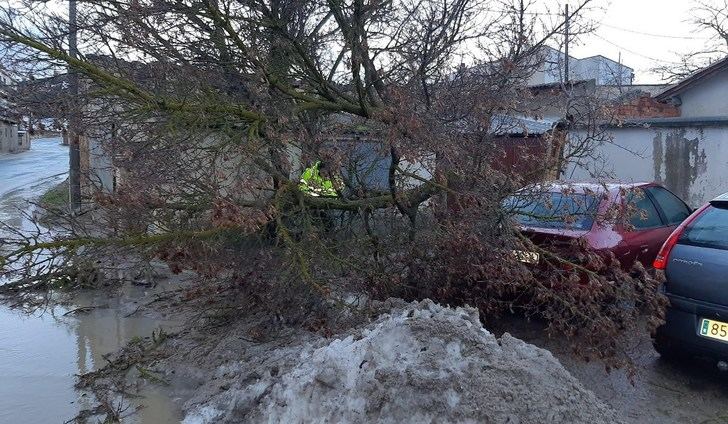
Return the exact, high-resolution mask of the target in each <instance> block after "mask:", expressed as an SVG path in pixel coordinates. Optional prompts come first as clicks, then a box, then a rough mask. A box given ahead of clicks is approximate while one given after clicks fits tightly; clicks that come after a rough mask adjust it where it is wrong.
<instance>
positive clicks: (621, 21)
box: [544, 0, 707, 84]
mask: <svg viewBox="0 0 728 424" xmlns="http://www.w3.org/2000/svg"><path fill="white" fill-rule="evenodd" d="M544 1H545V2H547V3H553V2H552V1H549V0H544ZM595 2H596V3H595V4H597V5H599V6H601V7H602V11H599V12H596V11H595V12H593V13H594V18H595V19H596V20H597V21H601V25H600V27H599V29H598V30H597V31H596V33H594V34H589V35H586V36H584V37H583V38H582V39H581V40H579V44H578V45H572V46H571V52H570V53H571V55H572V56H574V57H577V58H581V57H587V56H593V55H597V54H601V55H602V56H606V57H608V58H610V59H613V60H618V58H619V54H620V52H621V54H622V62H623V63H624V64H625V65H627V66H629V67H631V68H633V69H634V70H635V83H644V84H647V83H659V82H660V77H659V75H657V74H654V73H652V72H650V69H651V68H654V67H655V66H658V65H665V64H667V65H669V64H670V62H674V61H675V60H677V58H678V57H679V56H678V54H679V53H687V52H688V51H693V50H699V49H700V48H701V47H702V46H704V45H705V43H706V38H707V34H705V33H702V34H701V33H697V32H696V27H695V25H694V24H692V23H691V22H690V20H691V18H692V15H691V13H690V10H691V7H693V6H694V5H695V1H694V0H595ZM648 34H651V35H648Z"/></svg>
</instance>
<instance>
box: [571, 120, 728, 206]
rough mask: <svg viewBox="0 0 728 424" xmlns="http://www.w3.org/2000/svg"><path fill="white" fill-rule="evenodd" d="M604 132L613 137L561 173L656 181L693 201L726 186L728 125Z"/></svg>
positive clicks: (698, 201) (701, 200) (706, 198)
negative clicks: (591, 156) (593, 156)
mask: <svg viewBox="0 0 728 424" xmlns="http://www.w3.org/2000/svg"><path fill="white" fill-rule="evenodd" d="M610 133H611V135H612V137H613V141H612V142H611V143H604V144H603V145H601V146H600V147H598V148H597V149H596V151H595V153H596V155H597V158H596V160H590V161H587V162H588V164H587V165H585V166H584V165H574V164H572V165H570V166H569V167H568V168H567V171H566V173H565V178H567V179H573V180H584V179H593V178H595V177H596V178H602V177H613V178H616V179H618V180H621V181H626V182H640V181H645V182H651V181H657V182H660V183H662V184H664V185H665V186H666V187H667V188H668V189H670V190H671V191H673V192H674V193H675V194H677V195H679V196H680V197H682V198H683V199H684V200H685V201H687V202H688V203H689V204H690V205H691V206H693V207H697V206H700V205H701V204H703V203H705V202H707V201H709V200H711V199H712V198H714V197H715V196H717V195H719V194H722V193H725V192H728V126H715V127H686V128H669V127H664V128H654V127H653V128H613V129H611V130H610ZM572 136H573V137H583V136H584V135H583V133H580V132H578V131H575V132H573V134H572Z"/></svg>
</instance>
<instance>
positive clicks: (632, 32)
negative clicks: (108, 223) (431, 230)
mask: <svg viewBox="0 0 728 424" xmlns="http://www.w3.org/2000/svg"><path fill="white" fill-rule="evenodd" d="M0 1H2V0H0ZM535 1H536V8H537V9H538V10H546V8H547V9H548V10H549V11H550V12H552V13H553V12H558V11H560V10H563V9H562V8H561V7H562V6H561V5H563V4H564V3H565V2H567V1H568V2H569V3H571V4H575V3H579V2H581V1H582V0H535ZM703 1H706V0H703ZM707 1H713V2H717V1H719V0H707ZM696 3H697V0H592V3H591V5H592V7H591V9H590V10H589V11H588V12H586V13H587V16H589V17H590V18H591V19H592V20H593V21H595V22H599V23H600V26H599V28H598V29H597V31H596V32H595V33H592V34H588V35H584V36H582V37H581V38H580V39H578V40H576V41H575V42H574V43H572V44H571V45H570V49H571V50H570V53H571V55H572V56H574V57H577V58H582V57H587V56H593V55H602V56H606V57H608V58H610V59H613V60H615V61H616V60H619V59H620V53H621V60H622V63H624V64H625V65H627V66H629V67H631V68H633V69H634V70H635V83H642V84H649V83H660V82H661V78H660V75H659V74H657V73H654V72H651V71H650V70H651V69H653V68H655V67H656V66H660V65H670V64H671V63H674V62H675V61H676V60H678V58H679V55H680V54H681V53H687V52H690V51H695V50H700V49H701V48H702V47H703V46H704V45H705V43H706V40H707V38H708V35H709V34H708V33H699V32H697V31H696V26H695V24H694V23H692V22H691V20H692V14H691V8H692V7H694V6H695V5H696ZM721 3H722V2H721ZM47 5H50V7H52V8H53V9H58V10H59V11H61V12H63V11H65V9H66V8H67V7H68V6H67V2H66V1H65V0H51V1H50V2H48V3H47ZM550 16H551V18H550V19H560V16H556V17H554V16H553V15H550ZM557 43H558V42H557ZM554 47H558V46H557V45H554Z"/></svg>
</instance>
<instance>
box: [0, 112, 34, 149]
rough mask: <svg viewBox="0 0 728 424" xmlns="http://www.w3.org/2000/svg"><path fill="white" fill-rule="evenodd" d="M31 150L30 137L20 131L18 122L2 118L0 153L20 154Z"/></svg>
mask: <svg viewBox="0 0 728 424" xmlns="http://www.w3.org/2000/svg"><path fill="white" fill-rule="evenodd" d="M28 149H30V136H29V135H28V134H27V133H26V132H25V131H23V130H18V121H16V120H14V119H12V118H8V117H4V116H0V153H18V152H22V151H25V150H28Z"/></svg>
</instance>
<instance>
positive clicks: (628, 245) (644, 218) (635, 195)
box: [615, 187, 672, 268]
mask: <svg viewBox="0 0 728 424" xmlns="http://www.w3.org/2000/svg"><path fill="white" fill-rule="evenodd" d="M625 202H626V203H627V204H628V205H629V209H630V210H631V212H632V213H631V215H630V217H629V224H630V225H629V227H631V228H627V227H622V237H623V239H622V242H621V243H620V246H619V249H618V251H617V252H615V253H617V255H618V256H619V259H620V262H622V264H623V265H624V266H625V267H626V268H629V267H631V266H632V264H633V263H634V262H635V261H640V262H642V264H643V265H645V266H646V267H649V266H651V265H652V261H653V260H654V259H655V256H657V252H658V251H659V249H660V247H661V246H662V242H664V241H665V239H667V237H668V236H669V235H670V233H671V232H672V229H671V228H670V227H669V226H668V225H667V223H666V221H665V220H664V219H663V217H662V215H661V214H660V211H659V210H658V208H657V206H656V204H655V202H654V201H653V200H652V198H651V197H650V196H649V195H648V194H647V192H646V191H645V190H644V189H642V188H639V187H638V188H634V189H632V190H630V193H629V194H628V196H627V197H626V201H625ZM660 240H662V241H660Z"/></svg>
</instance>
